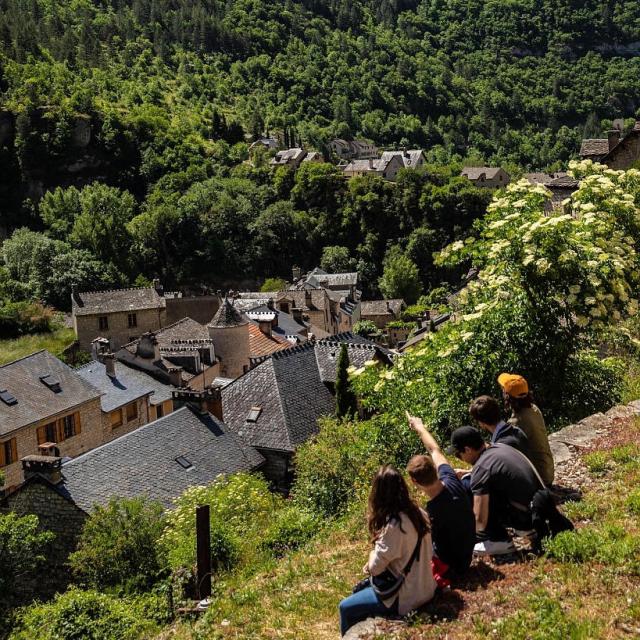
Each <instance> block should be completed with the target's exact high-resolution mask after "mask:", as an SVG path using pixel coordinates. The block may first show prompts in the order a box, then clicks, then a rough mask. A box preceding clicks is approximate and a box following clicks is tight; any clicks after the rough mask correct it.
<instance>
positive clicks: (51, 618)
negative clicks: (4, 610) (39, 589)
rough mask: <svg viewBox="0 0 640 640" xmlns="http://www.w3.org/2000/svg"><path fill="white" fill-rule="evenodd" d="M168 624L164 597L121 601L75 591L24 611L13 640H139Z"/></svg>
mask: <svg viewBox="0 0 640 640" xmlns="http://www.w3.org/2000/svg"><path fill="white" fill-rule="evenodd" d="M166 622H167V610H166V606H165V604H164V600H163V598H162V596H155V595H150V596H145V597H143V598H139V599H119V598H117V597H115V596H112V595H107V594H104V593H98V592H96V591H80V590H77V589H71V590H69V591H67V592H66V593H63V594H60V595H58V596H56V598H55V599H54V600H53V601H52V602H48V603H46V604H36V605H33V606H31V607H28V608H26V609H24V610H23V611H22V612H21V614H20V615H19V618H18V623H17V625H16V629H15V631H14V632H13V633H12V634H11V636H10V640H115V639H116V638H117V640H137V639H138V638H142V637H149V636H151V635H154V634H155V633H157V632H158V630H159V627H160V625H162V624H165V623H166Z"/></svg>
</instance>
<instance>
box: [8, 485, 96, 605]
mask: <svg viewBox="0 0 640 640" xmlns="http://www.w3.org/2000/svg"><path fill="white" fill-rule="evenodd" d="M0 511H3V512H5V513H6V512H8V511H13V512H15V513H17V514H18V515H20V516H24V515H29V514H34V515H36V516H38V520H39V523H40V529H42V530H45V531H51V532H53V533H54V534H55V538H54V540H53V541H52V542H50V543H49V544H48V545H46V547H45V548H44V549H42V554H43V555H44V556H45V557H46V561H45V563H44V564H43V565H40V567H39V569H38V571H37V572H36V573H35V575H34V576H33V577H30V576H27V577H25V578H23V579H21V580H20V584H19V589H18V593H16V596H17V597H18V598H20V599H24V600H31V599H33V598H36V597H39V598H49V597H51V596H53V594H54V593H56V591H63V590H64V589H65V588H66V587H67V585H68V584H69V581H70V577H71V576H70V572H69V569H68V567H67V564H66V563H67V560H68V558H69V554H70V553H72V552H73V551H74V550H75V549H76V546H77V543H78V537H79V535H80V532H81V530H82V526H83V524H84V521H85V519H86V517H87V515H86V514H85V513H84V512H83V511H81V510H80V509H79V508H78V507H77V506H76V505H75V504H73V502H71V501H70V500H67V499H66V498H64V497H62V496H61V495H60V494H59V493H57V491H55V490H54V489H53V488H52V487H51V485H49V484H48V483H47V481H45V480H42V479H40V478H37V477H36V478H33V479H32V480H30V481H29V482H27V483H25V484H24V485H23V486H22V487H21V488H20V489H19V490H18V491H16V492H15V493H13V494H11V495H9V496H8V497H7V498H5V499H4V500H3V501H2V502H0Z"/></svg>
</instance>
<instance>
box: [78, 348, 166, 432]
mask: <svg viewBox="0 0 640 640" xmlns="http://www.w3.org/2000/svg"><path fill="white" fill-rule="evenodd" d="M101 360H102V361H98V360H94V361H93V362H90V363H89V364H86V365H84V366H82V367H80V368H78V369H76V373H77V374H78V375H79V376H80V377H81V378H83V379H84V380H86V381H87V382H88V383H89V384H91V385H93V386H94V387H95V388H96V389H99V390H100V391H101V392H102V396H101V397H100V406H101V409H102V432H103V437H102V440H103V442H109V441H110V440H113V439H114V438H118V437H119V436H121V435H124V434H125V433H128V432H129V431H133V430H134V429H137V428H138V427H140V426H142V425H144V424H147V423H148V422H153V421H154V420H156V419H157V418H160V417H162V416H164V415H167V414H169V413H171V412H172V411H173V401H172V399H171V387H170V386H169V385H168V384H163V383H161V382H159V381H158V380H156V379H155V378H153V377H151V376H150V375H148V374H146V373H143V372H142V371H138V370H136V369H132V368H130V367H127V366H126V365H125V364H123V363H122V362H117V361H116V359H115V356H114V355H113V354H111V353H109V354H104V355H102V356H101Z"/></svg>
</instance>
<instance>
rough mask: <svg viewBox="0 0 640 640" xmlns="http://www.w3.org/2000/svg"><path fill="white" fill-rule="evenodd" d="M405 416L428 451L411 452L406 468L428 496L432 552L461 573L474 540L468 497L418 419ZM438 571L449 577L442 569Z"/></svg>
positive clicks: (472, 519) (468, 560)
mask: <svg viewBox="0 0 640 640" xmlns="http://www.w3.org/2000/svg"><path fill="white" fill-rule="evenodd" d="M407 417H408V419H409V425H410V426H411V428H412V429H413V430H414V431H415V432H416V433H417V434H418V436H420V440H422V443H423V444H424V446H425V448H426V450H427V451H428V452H429V454H430V455H429V456H425V455H418V456H413V458H411V460H409V464H408V465H407V471H408V473H409V477H410V478H411V480H412V481H413V483H414V484H415V485H416V486H417V487H418V489H419V490H420V491H422V492H423V493H426V494H427V496H428V497H429V501H428V502H427V506H426V509H427V513H428V514H429V520H430V521H431V538H432V540H433V554H434V556H435V557H437V558H438V559H439V560H440V561H441V562H442V563H444V564H445V565H446V566H447V568H450V569H452V570H453V572H455V573H456V574H462V573H464V572H465V571H466V570H467V569H468V568H469V565H470V564H471V558H472V557H473V547H474V545H475V541H476V536H475V518H474V516H473V509H472V507H471V500H470V499H469V495H468V493H467V490H466V489H465V487H464V486H463V484H462V482H461V481H460V480H459V478H458V476H457V475H456V473H455V471H454V470H453V469H452V468H451V466H450V465H449V461H448V460H447V459H446V458H445V456H444V454H443V453H442V451H441V450H440V447H438V444H437V442H436V441H435V440H434V438H433V436H432V435H431V434H430V433H429V432H428V431H427V429H426V427H425V426H424V424H423V422H422V420H421V419H420V418H416V417H413V416H409V414H407ZM441 575H443V577H445V578H449V577H451V576H450V573H449V572H448V571H446V570H445V571H444V572H443V573H441Z"/></svg>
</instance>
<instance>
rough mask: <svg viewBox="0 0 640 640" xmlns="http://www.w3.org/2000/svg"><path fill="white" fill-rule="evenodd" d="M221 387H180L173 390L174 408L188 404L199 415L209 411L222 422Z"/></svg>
mask: <svg viewBox="0 0 640 640" xmlns="http://www.w3.org/2000/svg"><path fill="white" fill-rule="evenodd" d="M221 389H222V387H208V388H207V389H205V390H204V391H193V390H192V389H180V390H178V391H173V393H172V394H171V395H172V396H173V404H174V406H175V407H176V408H180V407H184V406H189V407H191V409H193V410H194V411H196V412H197V413H199V414H201V415H205V414H207V413H210V414H212V415H214V416H215V417H216V418H217V419H218V420H220V422H222V416H223V414H222V393H221Z"/></svg>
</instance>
